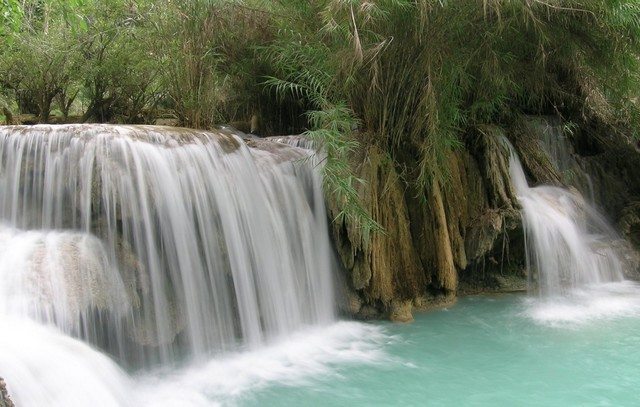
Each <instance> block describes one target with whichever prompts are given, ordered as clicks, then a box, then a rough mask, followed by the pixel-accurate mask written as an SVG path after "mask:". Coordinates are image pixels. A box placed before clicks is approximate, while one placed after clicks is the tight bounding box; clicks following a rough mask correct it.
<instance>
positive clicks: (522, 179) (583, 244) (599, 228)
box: [504, 139, 640, 322]
mask: <svg viewBox="0 0 640 407" xmlns="http://www.w3.org/2000/svg"><path fill="white" fill-rule="evenodd" d="M504 142H505V144H506V145H507V147H508V148H509V150H510V154H511V158H510V175H511V180H512V184H513V186H514V188H515V191H516V194H517V196H518V200H519V202H520V204H521V205H522V221H523V226H524V231H525V241H526V254H527V269H528V270H529V278H530V291H535V292H537V294H538V300H537V301H536V302H535V306H534V307H533V310H532V313H533V316H534V317H535V318H536V319H541V320H546V321H551V322H557V321H579V320H583V319H589V318H591V317H599V316H604V315H609V314H612V313H615V314H619V313H625V312H636V310H637V309H638V307H639V306H640V304H639V303H638V301H637V287H636V286H635V285H634V284H633V283H630V282H627V281H624V267H625V266H626V264H625V258H624V256H623V253H622V252H621V250H620V249H621V243H623V242H622V241H621V239H620V238H619V237H617V236H616V233H615V231H614V230H613V229H612V228H611V226H609V224H608V223H607V221H606V220H605V219H604V218H603V217H602V215H600V214H599V213H598V212H597V211H596V210H595V209H594V208H592V207H591V206H590V205H589V204H588V203H587V202H585V200H584V199H583V198H582V196H581V195H580V194H579V193H577V192H574V191H571V190H568V189H564V188H560V187H553V186H544V185H543V186H537V187H530V186H529V185H528V182H527V179H526V176H525V173H524V170H523V167H522V164H521V163H520V160H519V159H518V156H517V154H516V153H515V150H514V149H513V147H512V146H511V145H510V144H509V142H508V141H507V140H506V139H504ZM560 155H561V156H562V157H564V158H565V160H564V161H566V160H568V159H569V158H568V157H565V155H564V154H560ZM551 159H552V160H553V156H552V155H551ZM554 164H555V165H561V164H560V163H558V162H554Z"/></svg>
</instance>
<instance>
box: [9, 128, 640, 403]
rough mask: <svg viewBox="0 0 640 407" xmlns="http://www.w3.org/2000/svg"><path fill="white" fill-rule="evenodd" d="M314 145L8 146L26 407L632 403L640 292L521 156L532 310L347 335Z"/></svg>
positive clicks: (17, 139)
mask: <svg viewBox="0 0 640 407" xmlns="http://www.w3.org/2000/svg"><path fill="white" fill-rule="evenodd" d="M309 146H310V143H309V141H308V140H304V139H300V138H293V139H272V140H259V139H251V140H248V141H247V142H246V143H245V142H243V140H241V139H240V138H239V137H238V136H236V135H234V134H231V133H230V132H228V131H226V130H224V129H222V130H221V131H219V132H214V133H208V132H198V131H194V130H184V129H170V128H161V127H139V126H106V125H69V126H31V127H20V126H16V127H3V128H0V332H1V333H2V335H0V375H1V376H3V377H4V378H5V379H6V381H7V386H8V389H9V392H10V394H11V395H12V397H13V399H14V401H15V402H16V404H17V405H18V406H27V407H30V406H45V405H46V406H65V407H68V406H93V405H95V406H154V407H155V406H211V405H236V404H239V405H292V406H293V405H296V406H297V405H300V404H304V405H312V406H313V405H318V406H326V405H336V406H338V405H347V404H348V405H373V404H378V405H425V404H429V405H461V404H462V405H505V404H507V405H552V404H555V405H568V404H592V403H593V404H603V405H625V404H630V403H631V402H632V401H633V400H634V395H635V389H637V387H638V385H640V379H638V378H639V377H640V375H639V372H638V371H637V366H638V363H639V362H640V361H639V360H638V358H637V357H635V356H633V355H634V354H635V353H636V352H634V350H635V348H636V347H637V341H638V340H640V338H638V335H637V332H638V328H639V327H640V325H639V321H640V289H639V288H638V285H637V284H635V283H632V282H629V281H625V280H624V278H623V271H624V267H625V259H624V256H623V255H622V253H621V251H620V250H619V247H620V246H619V242H620V239H619V238H618V237H617V236H616V234H615V232H614V231H613V230H612V228H611V227H610V226H609V225H608V224H607V222H606V220H605V219H604V218H603V217H602V216H601V215H599V214H598V213H597V211H596V210H595V209H593V208H592V207H590V206H589V204H588V203H587V202H585V200H584V199H583V198H582V197H581V195H580V194H578V193H576V192H573V191H570V190H568V189H563V188H558V187H550V186H538V187H530V186H529V184H528V183H527V179H526V177H525V174H524V171H523V169H522V166H521V164H520V162H519V160H518V158H517V156H516V155H515V153H513V154H512V158H511V162H510V165H511V177H512V181H513V185H514V187H515V190H516V193H517V195H518V198H519V200H520V203H521V205H522V218H523V224H524V227H525V234H526V238H527V250H526V251H527V256H528V258H527V264H528V268H529V270H530V275H531V278H530V279H531V281H530V283H531V288H530V294H529V295H528V296H526V297H523V296H513V295H510V296H503V297H478V298H467V299H463V300H462V301H461V302H460V304H459V305H458V306H455V307H453V308H451V309H450V310H449V309H445V310H442V311H439V312H434V313H430V314H427V315H424V316H418V318H417V321H416V323H415V324H412V325H391V324H388V323H369V324H365V323H359V322H350V321H338V320H337V318H336V312H335V309H334V304H335V302H336V301H335V299H334V294H333V292H334V289H333V283H334V282H333V270H334V267H335V265H334V263H333V262H334V260H333V254H332V250H331V248H330V242H329V238H328V236H329V234H328V225H327V220H326V214H325V207H324V199H323V195H322V182H321V179H320V173H319V171H318V167H317V164H318V161H317V159H316V158H315V157H314V156H313V155H312V152H311V151H309V150H307V148H308V147H309ZM560 156H562V157H564V155H562V154H561V155H560ZM565 158H566V157H565Z"/></svg>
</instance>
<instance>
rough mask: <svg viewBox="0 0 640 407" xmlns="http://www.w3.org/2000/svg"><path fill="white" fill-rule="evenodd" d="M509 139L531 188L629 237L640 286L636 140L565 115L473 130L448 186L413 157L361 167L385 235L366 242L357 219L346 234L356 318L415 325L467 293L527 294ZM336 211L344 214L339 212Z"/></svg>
mask: <svg viewBox="0 0 640 407" xmlns="http://www.w3.org/2000/svg"><path fill="white" fill-rule="evenodd" d="M605 135H606V136H605ZM506 138H508V139H509V141H510V142H511V143H512V144H513V146H514V147H515V149H516V151H517V153H518V155H519V156H520V158H521V161H522V164H523V166H524V169H525V172H526V174H527V177H528V179H529V182H530V184H531V185H538V184H546V185H556V186H562V187H568V188H574V189H576V190H579V191H580V192H582V194H583V195H584V196H585V197H587V198H589V197H590V196H594V199H595V200H596V203H597V204H598V205H599V206H600V208H601V209H603V210H604V211H605V212H606V213H607V214H608V216H609V218H610V219H611V220H612V221H613V223H614V224H616V225H617V226H618V230H619V231H620V232H621V234H622V236H623V237H624V238H626V240H623V239H620V240H619V241H618V242H614V243H612V244H615V245H616V248H617V249H618V250H619V252H620V253H621V254H622V258H624V259H625V261H626V262H627V270H628V275H627V277H636V278H637V277H638V274H637V270H638V269H640V255H639V254H638V251H637V250H636V249H637V248H638V247H640V153H639V152H638V151H637V148H636V146H635V144H634V142H633V141H632V140H630V139H629V138H627V137H625V136H624V134H623V133H616V132H614V131H609V132H606V131H604V130H603V129H602V128H601V127H598V126H597V125H586V124H585V125H584V126H582V127H580V126H578V127H577V128H576V127H571V126H567V125H565V124H564V123H563V122H562V121H561V120H560V119H558V118H556V117H521V118H519V119H518V120H516V121H515V122H514V123H513V124H512V125H510V126H509V128H508V129H507V130H503V129H501V128H500V127H497V126H490V125H487V126H481V127H479V128H477V129H475V130H473V131H471V132H470V133H469V134H467V135H466V137H465V139H464V146H463V147H462V148H459V149H457V150H455V151H452V152H450V153H449V157H448V160H447V165H446V168H444V169H443V171H442V172H443V174H445V176H444V177H442V178H440V179H434V180H432V181H431V182H430V185H427V186H426V187H424V186H423V187H421V186H417V185H416V183H415V182H414V181H412V179H415V177H413V176H412V175H411V171H410V170H408V169H410V168H415V166H416V165H415V162H412V161H411V158H409V159H407V158H406V157H402V154H399V156H400V158H399V157H398V155H396V156H394V157H393V158H392V157H391V156H390V155H389V154H388V153H386V152H385V151H383V150H382V149H380V148H378V147H376V146H368V147H366V148H365V149H363V151H361V152H360V154H359V155H357V156H354V157H353V168H354V170H355V173H356V174H357V175H358V176H359V177H360V178H361V179H363V180H364V181H365V182H364V183H363V184H362V185H360V186H359V194H360V198H361V201H362V202H363V203H364V205H365V207H366V209H368V210H369V212H370V214H371V216H372V217H373V219H374V220H375V221H376V222H378V223H379V224H380V225H381V226H382V227H383V228H384V233H375V234H373V235H372V236H365V235H364V234H363V232H362V230H361V229H359V228H358V227H357V225H353V224H350V223H349V221H343V222H341V223H338V224H334V228H333V234H334V240H335V243H336V247H337V250H338V253H339V254H340V258H341V259H342V263H343V265H344V269H345V276H346V277H345V281H346V283H345V285H346V286H347V291H348V293H347V295H346V297H347V301H345V309H347V312H349V313H350V314H353V315H356V316H358V317H361V318H379V317H385V318H389V319H391V320H394V321H399V322H408V321H411V320H412V315H411V313H412V311H414V310H420V309H428V308H430V307H434V306H443V305H447V304H450V303H451V302H452V301H454V300H455V297H456V296H457V295H461V294H469V293H477V292H482V291H513V290H523V289H526V285H527V280H526V271H525V262H526V255H525V252H524V236H523V230H522V227H521V219H520V213H519V205H518V203H517V199H516V195H515V193H514V190H513V187H512V185H511V180H510V175H509V154H510V152H509V151H508V149H507V148H506V146H505V142H504V140H505V139H506ZM549 143H551V144H549ZM563 143H564V144H563ZM567 149H569V150H567ZM406 156H408V157H410V156H411V155H410V154H406ZM403 160H404V161H403ZM405 161H406V162H405ZM401 174H402V175H401ZM329 207H330V210H331V212H332V214H333V215H335V214H337V213H338V211H339V208H337V207H335V203H334V204H333V205H331V204H330V205H329ZM634 245H635V248H634V247H633V246H634Z"/></svg>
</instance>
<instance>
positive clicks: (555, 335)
mask: <svg viewBox="0 0 640 407" xmlns="http://www.w3.org/2000/svg"><path fill="white" fill-rule="evenodd" d="M600 291H602V288H601V289H600ZM607 291H609V294H606V293H602V292H601V293H600V294H601V295H600V297H599V298H598V299H596V300H594V301H592V302H589V303H587V302H582V303H581V302H579V301H578V300H576V302H574V303H570V302H564V303H558V304H556V306H554V305H553V304H552V303H550V302H545V303H538V302H536V301H533V300H531V299H528V298H527V297H525V296H524V295H501V296H479V297H469V298H464V299H461V300H460V301H459V302H458V303H457V305H455V306H453V307H451V308H449V309H445V310H442V311H437V312H431V313H427V314H422V315H417V316H416V321H415V323H413V324H409V325H394V324H389V323H377V324H376V325H377V326H378V327H380V329H382V330H383V332H384V333H385V334H386V335H387V338H388V341H379V342H378V343H380V349H379V351H381V352H382V353H381V354H379V355H378V358H377V359H376V360H375V362H373V363H367V364H357V363H356V364H354V363H349V364H343V365H337V366H334V369H335V370H334V371H333V372H331V373H330V374H324V375H322V376H320V377H314V378H313V379H311V380H309V381H308V383H306V384H305V385H299V384H296V385H294V386H282V385H274V386H269V387H265V388H263V389H262V390H260V391H257V392H251V394H245V395H244V396H243V397H242V398H241V399H239V400H237V401H238V402H239V404H241V405H246V406H260V405H281V406H297V405H318V406H320V405H323V406H340V405H349V406H359V405H361V406H366V405H436V406H437V405H442V406H456V405H479V406H501V405H520V406H522V405H530V406H534V405H538V406H539V405H546V406H549V405H557V406H567V405H615V406H620V405H637V403H638V402H640V394H639V393H638V389H639V388H640V352H638V349H639V346H640V318H639V317H638V316H639V315H640V314H639V313H638V306H639V304H640V298H639V297H638V289H637V287H635V286H634V285H632V284H630V283H624V284H619V285H617V286H614V287H609V289H608V290H607ZM620 291H622V293H620ZM607 295H609V300H615V301H617V305H620V303H622V302H624V303H625V307H624V310H623V309H620V308H618V307H617V306H616V307H613V308H608V307H607V306H603V307H601V306H600V305H602V304H606V303H608V301H607V300H606V298H607ZM599 304H600V305H599ZM567 311H571V312H570V314H569V315H567V313H566V312H567Z"/></svg>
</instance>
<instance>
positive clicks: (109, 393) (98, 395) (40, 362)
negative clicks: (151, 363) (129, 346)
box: [0, 317, 132, 407]
mask: <svg viewBox="0 0 640 407" xmlns="http://www.w3.org/2000/svg"><path fill="white" fill-rule="evenodd" d="M0 332H1V333H2V334H1V335H0V374H1V375H2V376H3V377H4V379H5V380H6V382H7V388H8V391H9V394H10V396H11V399H12V400H13V402H14V403H15V404H16V406H20V407H22V406H24V407H42V406H48V407H75V406H77V407H86V406H101V407H102V406H104V407H109V406H127V405H132V404H131V400H132V395H131V393H130V389H131V388H132V382H131V380H130V379H129V378H128V377H127V375H126V374H125V373H124V371H122V370H121V369H120V368H119V367H118V365H117V364H116V363H115V362H113V361H112V360H111V359H110V358H109V357H108V356H106V355H105V354H102V353H100V352H99V351H97V350H95V349H93V348H91V347H90V346H88V345H87V344H86V343H84V342H82V341H79V340H77V339H74V338H72V337H70V336H66V335H64V334H63V333H62V332H60V331H59V330H57V329H56V328H54V327H47V326H43V325H40V324H37V323H35V322H32V321H30V320H28V319H17V318H8V317H0Z"/></svg>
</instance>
